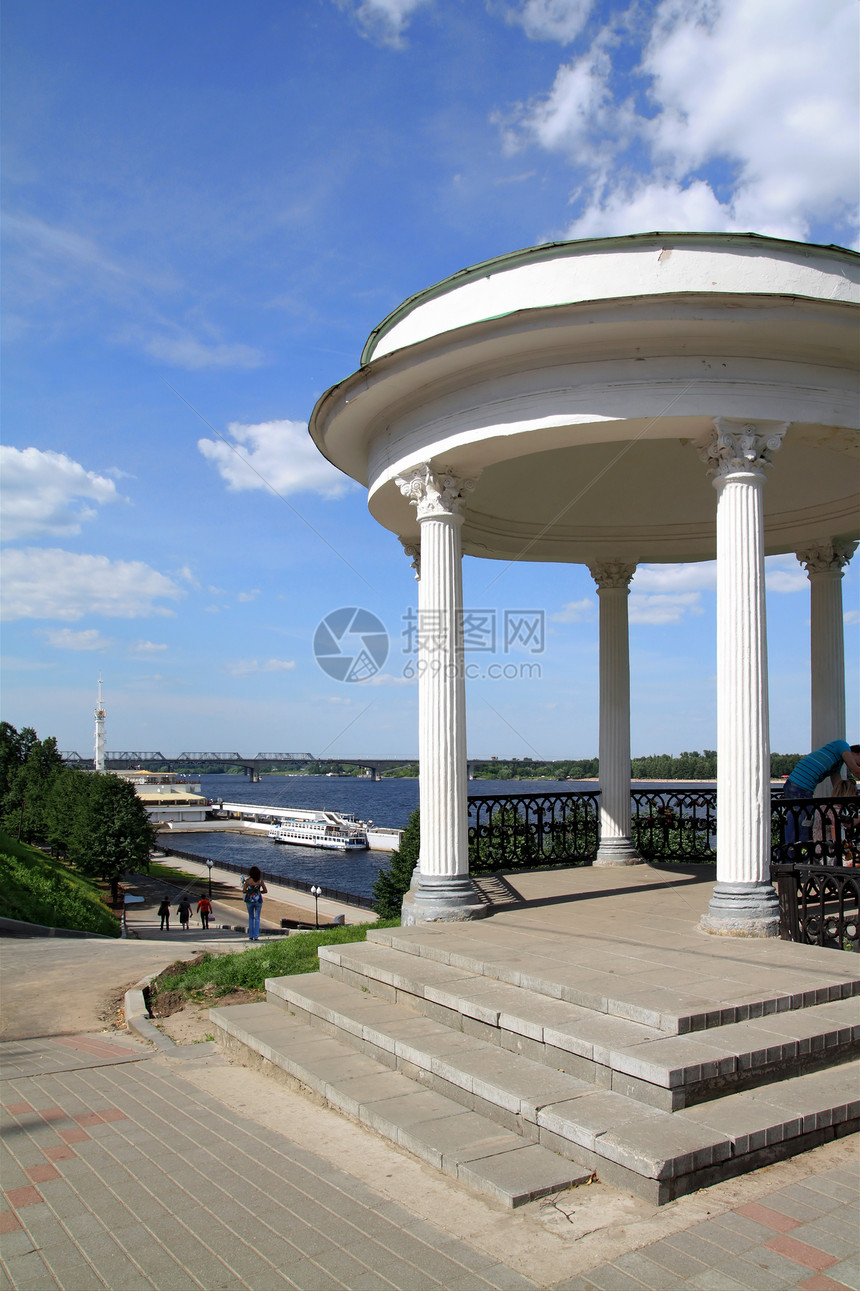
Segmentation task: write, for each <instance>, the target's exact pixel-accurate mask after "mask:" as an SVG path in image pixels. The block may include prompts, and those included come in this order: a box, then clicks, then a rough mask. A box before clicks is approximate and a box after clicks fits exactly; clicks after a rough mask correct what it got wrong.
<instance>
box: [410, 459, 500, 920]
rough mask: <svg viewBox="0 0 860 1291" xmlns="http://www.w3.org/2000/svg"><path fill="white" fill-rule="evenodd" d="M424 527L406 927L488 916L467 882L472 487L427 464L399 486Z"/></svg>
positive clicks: (450, 473)
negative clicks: (416, 803) (416, 854)
mask: <svg viewBox="0 0 860 1291" xmlns="http://www.w3.org/2000/svg"><path fill="white" fill-rule="evenodd" d="M397 484H398V486H399V488H400V490H401V492H402V493H403V494H404V495H405V496H406V497H408V498H409V500H410V501H411V502H413V503H414V504H415V506H416V507H417V511H418V522H419V525H420V527H421V566H420V568H421V576H420V578H419V582H418V586H419V594H418V756H419V763H420V766H419V777H420V778H419V799H420V804H421V854H420V859H419V866H418V882H417V884H416V885H415V886H414V887H413V889H412V891H411V893H410V895H409V896H408V897H407V898H406V900H405V901H404V904H403V922H404V923H425V922H432V921H436V920H462V919H474V918H478V917H480V916H481V915H483V914H485V913H486V906H485V905H484V904H483V902H482V901H481V900H480V899H479V897H478V896H477V893H476V892H475V889H474V887H473V885H472V881H471V879H470V878H469V848H468V803H467V796H466V783H467V782H466V679H465V673H464V667H463V663H464V660H463V577H462V559H461V544H460V530H461V528H462V524H463V505H464V503H463V498H464V494H465V493H467V492H470V491H471V490H472V489H473V488H474V487H475V483H474V480H464V479H460V478H459V477H457V476H455V475H454V474H453V473H452V472H451V471H435V470H433V468H432V467H431V466H430V465H429V464H428V463H423V464H422V465H421V466H419V467H416V468H414V469H413V470H411V471H409V472H408V473H407V474H406V475H404V476H402V477H400V478H398V480H397Z"/></svg>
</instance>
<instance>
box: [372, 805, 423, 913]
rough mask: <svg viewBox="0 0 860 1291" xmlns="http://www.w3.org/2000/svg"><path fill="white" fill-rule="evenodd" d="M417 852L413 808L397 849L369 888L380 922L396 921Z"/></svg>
mask: <svg viewBox="0 0 860 1291" xmlns="http://www.w3.org/2000/svg"><path fill="white" fill-rule="evenodd" d="M420 851H421V820H420V816H419V812H418V808H417V807H416V808H415V810H414V811H413V813H412V815H411V816H410V817H409V820H408V821H407V823H406V828H405V829H404V831H403V837H402V838H401V840H400V846H399V847H398V849H397V851H396V852H392V853H391V859H390V861H389V862H388V865H387V866H386V867H385V869H384V870H380V871H379V876H378V878H377V880H376V882H375V883H374V885H373V900H374V907H373V908H374V910H375V911H376V913H377V914H378V915H379V917H380V919H397V918H399V916H400V912H401V909H402V906H403V898H404V897H405V895H406V893H407V892H408V891H409V885H410V884H411V882H412V873H413V871H414V869H415V866H416V865H417V863H418V855H419V853H420Z"/></svg>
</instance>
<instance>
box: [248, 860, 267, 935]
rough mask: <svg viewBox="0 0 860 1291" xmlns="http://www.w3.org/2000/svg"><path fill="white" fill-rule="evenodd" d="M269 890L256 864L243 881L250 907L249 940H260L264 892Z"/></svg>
mask: <svg viewBox="0 0 860 1291" xmlns="http://www.w3.org/2000/svg"><path fill="white" fill-rule="evenodd" d="M267 891H268V888H267V887H266V885H265V883H264V882H263V876H262V874H261V873H260V871H259V869H258V867H257V866H256V865H252V866H251V868H250V870H249V871H248V877H247V878H246V879H245V880H244V882H243V883H242V896H243V897H244V898H245V905H246V906H247V908H248V940H249V941H259V940H260V911H261V909H262V906H263V894H264V893H265V892H267Z"/></svg>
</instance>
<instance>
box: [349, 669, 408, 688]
mask: <svg viewBox="0 0 860 1291" xmlns="http://www.w3.org/2000/svg"><path fill="white" fill-rule="evenodd" d="M415 680H416V676H415V674H413V675H412V676H411V677H395V675H394V674H393V673H391V672H375V673H374V674H373V676H372V677H365V678H364V680H363V681H360V682H359V683H358V684H359V685H360V686H412V685H413V684H414V683H415Z"/></svg>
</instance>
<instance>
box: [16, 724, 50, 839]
mask: <svg viewBox="0 0 860 1291" xmlns="http://www.w3.org/2000/svg"><path fill="white" fill-rule="evenodd" d="M10 730H14V727H12V728H10ZM4 735H6V736H7V738H8V732H4ZM11 742H12V743H13V744H14V741H11ZM7 751H8V749H7ZM17 754H18V759H19V761H18V765H17V766H15V767H14V768H13V769H12V772H11V775H10V776H9V780H8V787H7V790H6V794H5V796H4V799H3V821H4V824H5V827H6V829H7V831H8V832H9V833H10V834H12V835H13V837H16V838H20V839H23V840H24V841H25V842H29V843H43V842H45V840H46V838H47V832H48V804H49V801H50V798H51V792H52V790H53V786H54V782H55V781H56V779H57V778H58V776H60V775H62V774H63V771H64V767H63V761H62V758H61V757H60V755H59V753H58V751H57V741H56V740H55V739H54V737H53V736H49V737H48V739H46V740H40V739H38V737H37V736H36V732H35V731H34V730H33V729H32V727H25V728H24V730H23V731H21V733H20V736H19V737H18V743H17ZM9 765H10V766H12V765H13V764H12V763H11V761H10V763H9Z"/></svg>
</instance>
